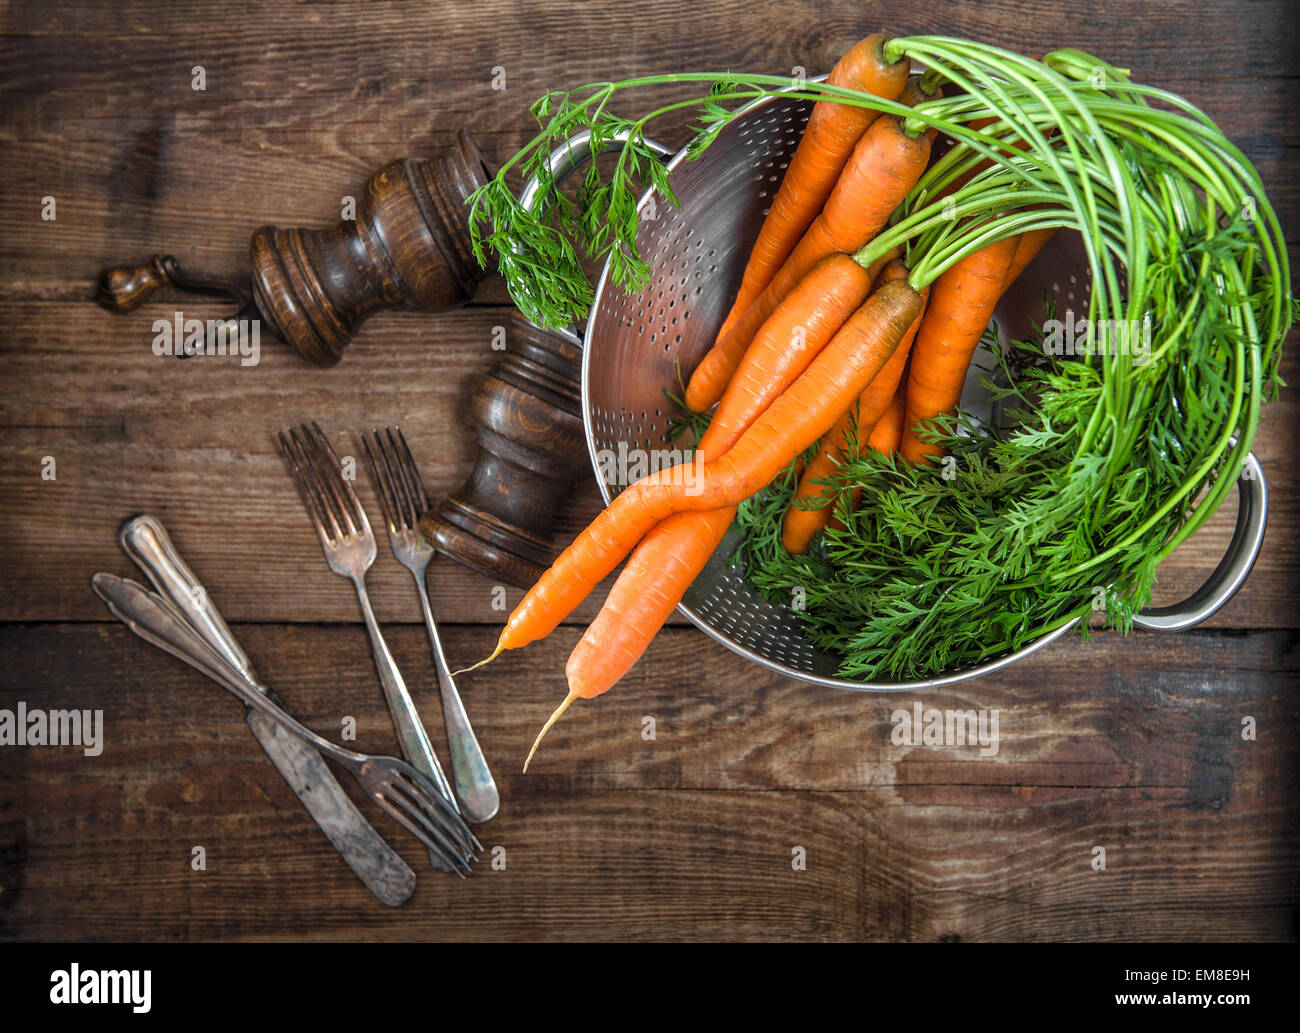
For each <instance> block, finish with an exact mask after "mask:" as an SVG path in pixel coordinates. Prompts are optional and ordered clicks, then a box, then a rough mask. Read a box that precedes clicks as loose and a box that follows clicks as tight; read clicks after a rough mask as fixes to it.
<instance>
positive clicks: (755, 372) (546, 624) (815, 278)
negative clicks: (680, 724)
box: [456, 255, 871, 674]
mask: <svg viewBox="0 0 1300 1033" xmlns="http://www.w3.org/2000/svg"><path fill="white" fill-rule="evenodd" d="M869 277H870V272H869V270H864V269H863V268H862V266H861V265H859V264H858V263H857V262H855V261H854V260H853V259H851V258H849V256H848V255H830V256H828V257H827V258H825V259H823V260H822V261H821V262H819V263H818V264H817V266H816V268H814V269H813V270H812V272H810V273H809V274H808V276H807V277H806V278H805V280H804V282H803V283H801V284H800V285H799V287H798V288H797V289H796V290H795V291H794V293H792V294H791V295H790V297H788V298H786V299H785V301H783V302H782V303H781V305H779V306H778V308H777V311H776V312H774V313H773V314H772V318H771V319H770V320H768V322H767V323H766V324H765V325H764V326H763V329H762V331H761V332H760V333H759V335H758V337H757V338H755V340H754V343H753V345H752V346H751V348H750V349H749V352H748V353H747V354H746V356H745V361H744V362H743V363H742V364H741V367H740V369H738V370H737V371H736V376H735V378H734V380H733V382H732V384H731V386H730V387H729V388H728V389H727V396H726V397H725V398H724V399H723V402H722V404H721V405H720V406H719V407H718V411H717V412H716V413H715V414H714V417H713V419H712V420H711V421H710V423H709V427H708V429H707V430H706V431H705V432H704V436H703V437H702V438H701V439H700V444H699V447H698V448H697V449H696V458H697V459H698V460H703V461H707V460H711V459H716V458H718V457H719V456H721V455H722V454H723V453H725V452H726V451H727V449H729V448H730V447H731V446H732V445H733V444H734V443H735V441H736V439H737V438H739V437H740V435H741V434H742V433H743V432H744V431H745V430H746V429H747V428H748V427H749V425H750V424H751V423H752V422H753V421H754V419H755V418H756V417H757V416H758V415H759V414H761V413H762V412H763V411H764V410H766V409H767V407H768V406H769V405H770V404H771V403H772V401H773V400H775V399H776V398H777V396H778V395H780V394H781V392H782V391H784V390H785V389H786V388H787V387H788V386H789V385H790V384H791V383H793V382H794V380H795V379H796V378H797V377H798V376H799V375H800V374H801V373H802V372H803V371H804V369H805V368H806V367H807V365H808V363H809V362H811V361H812V359H813V356H815V355H816V354H817V353H818V352H819V351H821V349H822V348H823V346H825V344H826V343H827V341H829V340H830V339H831V338H832V337H833V336H834V335H835V333H836V332H837V331H838V330H839V329H840V327H841V326H842V325H843V324H844V322H845V321H846V320H847V319H848V318H849V316H851V315H852V314H853V312H854V311H855V310H856V309H857V308H858V307H859V306H860V305H861V304H862V301H863V299H865V298H866V296H867V293H868V291H869V290H870V286H871V284H870V280H869ZM711 523H712V521H698V522H696V525H695V526H697V527H700V528H703V527H704V526H705V524H711ZM728 523H730V521H728ZM725 531H726V527H725V526H724V527H722V529H721V531H719V532H718V533H717V537H718V540H719V541H720V540H721V536H722V534H723V533H725ZM679 533H684V532H679ZM701 533H704V532H701ZM715 547H716V543H715ZM705 558H706V559H707V557H705ZM610 569H611V570H612V569H613V566H612V565H611V567H610ZM608 572H609V571H608V570H607V571H606V572H605V573H608ZM601 577H604V574H602V575H601ZM596 580H597V581H599V580H600V578H597V579H596ZM595 584H596V582H595V581H593V582H591V583H590V584H585V583H581V582H578V581H573V582H569V583H567V584H565V585H560V586H557V587H556V588H555V589H553V590H552V591H551V592H548V593H547V594H546V595H545V596H544V597H543V600H542V601H536V600H534V601H533V603H532V605H533V606H534V607H535V608H536V611H537V612H536V613H535V614H534V615H533V616H532V617H531V618H530V620H529V621H527V622H523V621H520V622H516V624H515V626H514V627H512V625H511V623H509V622H508V623H507V624H506V628H505V630H503V631H502V633H501V639H500V640H499V641H498V643H497V648H496V649H495V650H494V651H493V653H492V654H491V655H490V656H488V657H487V659H485V660H482V661H480V662H479V663H477V664H474V666H473V667H467V668H465V670H466V671H472V670H474V668H475V667H481V666H482V665H483V664H485V663H488V661H490V660H492V659H493V658H494V657H496V656H497V655H498V654H499V653H500V652H501V650H502V649H517V648H519V647H520V646H526V645H528V643H530V642H533V641H535V640H536V639H538V638H542V637H544V636H546V635H549V634H550V633H551V632H552V631H554V630H555V628H556V627H557V626H558V625H559V623H560V621H562V620H563V619H564V618H565V617H567V616H568V615H569V614H570V613H572V612H573V610H574V608H575V607H576V606H577V605H578V604H579V603H580V602H581V601H582V600H583V599H584V598H586V596H587V594H588V593H589V592H590V591H591V589H592V588H593V587H595ZM688 585H689V583H688V584H684V585H682V586H681V587H682V591H683V592H684V591H685V590H686V588H687V587H688ZM532 596H533V593H531V592H530V593H529V595H528V596H525V598H524V601H523V602H521V603H520V607H521V608H522V607H524V605H525V604H526V603H530V600H531V599H532ZM674 605H675V604H674ZM515 612H516V613H518V612H519V611H518V610H516V611H515ZM665 619H666V617H665ZM512 620H513V615H512ZM523 627H527V628H530V629H531V630H530V631H529V632H527V633H525V632H522V631H520V630H519V629H520V628H523ZM456 673H457V674H461V673H464V672H462V671H458V672H456Z"/></svg>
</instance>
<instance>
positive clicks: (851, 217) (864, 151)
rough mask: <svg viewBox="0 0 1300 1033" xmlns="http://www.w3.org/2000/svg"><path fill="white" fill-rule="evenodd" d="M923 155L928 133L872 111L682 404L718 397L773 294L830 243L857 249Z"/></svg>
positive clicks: (790, 284) (915, 173) (916, 173)
mask: <svg viewBox="0 0 1300 1033" xmlns="http://www.w3.org/2000/svg"><path fill="white" fill-rule="evenodd" d="M929 157H930V135H929V133H926V132H922V133H920V134H919V135H918V136H917V137H916V138H915V139H913V138H912V137H910V136H908V135H907V133H905V132H904V131H903V123H902V121H901V120H900V119H898V118H896V117H893V116H886V117H883V118H878V119H876V120H875V121H874V122H872V123H871V127H870V128H869V129H868V130H867V132H866V134H865V135H864V136H863V137H862V139H861V140H860V141H858V145H857V146H856V147H855V148H854V149H853V155H852V157H851V158H850V159H849V163H848V164H847V165H846V166H845V168H844V172H843V173H842V174H841V175H840V178H839V181H838V182H837V183H836V184H835V189H834V190H832V191H831V196H830V198H829V199H828V200H827V202H826V207H825V209H823V211H822V213H821V215H819V216H818V217H817V218H816V220H814V222H813V224H812V225H811V226H810V227H809V228H808V232H807V233H805V234H804V236H803V239H802V240H800V241H799V244H798V246H797V247H796V248H795V249H794V251H793V252H792V253H791V255H790V257H789V258H788V259H787V260H786V262H785V264H784V265H782V266H781V269H780V271H779V272H777V274H776V276H774V277H773V279H772V282H771V283H769V284H768V285H767V287H766V288H764V290H763V292H762V294H760V295H759V296H758V297H757V298H755V299H754V301H753V303H752V304H750V306H749V307H748V308H747V309H746V310H745V312H744V314H743V315H742V316H741V317H740V318H739V319H737V320H736V321H735V323H734V325H733V326H732V328H731V330H730V331H729V332H728V333H727V334H726V336H725V337H723V338H722V339H721V340H719V341H718V342H717V343H716V344H715V345H714V346H713V348H712V349H711V350H710V351H709V352H708V354H707V355H705V356H704V358H703V359H702V360H701V361H700V364H699V365H698V366H697V367H696V368H695V372H694V373H693V374H692V375H691V380H690V383H689V384H688V385H687V387H686V404H687V405H688V406H689V407H690V408H692V409H694V410H695V411H696V412H704V411H705V410H706V409H708V408H709V407H710V406H712V405H713V404H714V403H715V402H716V401H717V400H718V399H719V398H721V397H722V393H723V391H724V390H725V389H726V386H727V383H728V381H729V380H730V379H731V375H732V373H733V372H734V371H735V369H736V366H737V365H738V364H739V363H740V360H741V358H742V356H743V355H744V354H745V349H746V348H747V347H748V346H749V343H750V341H752V340H753V339H754V335H755V334H756V333H757V332H758V330H759V328H760V327H762V326H763V324H764V323H766V322H767V320H768V318H769V317H770V316H771V314H772V312H773V311H775V309H776V306H777V305H778V304H780V302H781V299H782V298H784V297H785V296H786V295H787V294H789V293H790V291H792V290H793V289H794V287H795V286H796V285H797V284H798V283H799V281H800V280H802V279H803V278H804V276H805V275H807V273H808V271H809V270H810V269H811V268H812V267H813V266H814V265H816V264H817V263H818V262H819V261H821V260H822V259H823V258H825V257H826V256H827V255H830V254H834V253H835V252H836V251H844V252H853V251H857V250H858V249H859V248H861V247H862V246H863V245H865V244H866V243H867V242H868V241H870V240H871V238H872V237H874V236H875V235H876V234H877V233H878V232H880V230H881V228H882V227H883V226H884V225H885V223H886V222H887V221H888V219H889V216H890V215H891V214H892V213H893V211H894V209H895V208H896V207H897V206H898V204H899V202H901V201H902V200H903V198H904V196H905V195H906V194H907V192H908V191H909V190H911V189H912V187H913V186H914V185H915V184H916V181H917V179H918V178H919V177H920V175H921V173H922V172H923V171H924V170H925V165H926V162H927V161H928V160H929Z"/></svg>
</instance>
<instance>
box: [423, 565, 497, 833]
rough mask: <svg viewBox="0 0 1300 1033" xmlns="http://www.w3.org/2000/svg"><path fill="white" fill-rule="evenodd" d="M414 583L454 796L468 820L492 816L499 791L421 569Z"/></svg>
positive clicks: (495, 809)
mask: <svg viewBox="0 0 1300 1033" xmlns="http://www.w3.org/2000/svg"><path fill="white" fill-rule="evenodd" d="M415 587H416V590H417V591H418V592H419V595H420V609H421V610H423V611H424V626H425V629H426V630H427V631H428V632H429V644H430V645H431V646H432V647H433V666H434V670H435V671H437V673H438V688H439V690H440V691H439V693H438V695H439V696H440V697H441V699H442V721H443V724H444V725H445V726H446V729H447V748H448V749H449V750H450V751H451V777H452V778H453V779H454V780H455V782H456V796H457V797H459V798H460V803H461V809H462V811H463V812H464V814H465V816H466V817H467V818H468V819H469V820H470V821H476V822H477V821H488V820H490V819H491V818H494V817H496V813H497V811H498V810H499V809H500V807H501V794H500V792H499V791H498V790H497V784H496V781H495V779H493V778H492V772H491V771H490V770H489V769H488V763H487V758H486V757H485V756H483V747H481V746H480V745H479V744H478V737H477V736H476V735H475V734H474V729H473V727H472V726H471V725H470V723H469V715H468V714H466V713H465V704H464V703H463V702H462V701H461V698H460V692H459V691H458V690H457V689H456V681H455V679H453V678H452V676H451V668H450V667H448V666H447V657H446V655H445V654H444V653H443V651H442V639H441V638H439V637H438V625H437V624H436V623H435V622H434V619H433V606H432V605H431V604H430V602H429V589H428V586H427V585H425V583H424V574H423V572H421V573H419V574H416V575H415Z"/></svg>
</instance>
